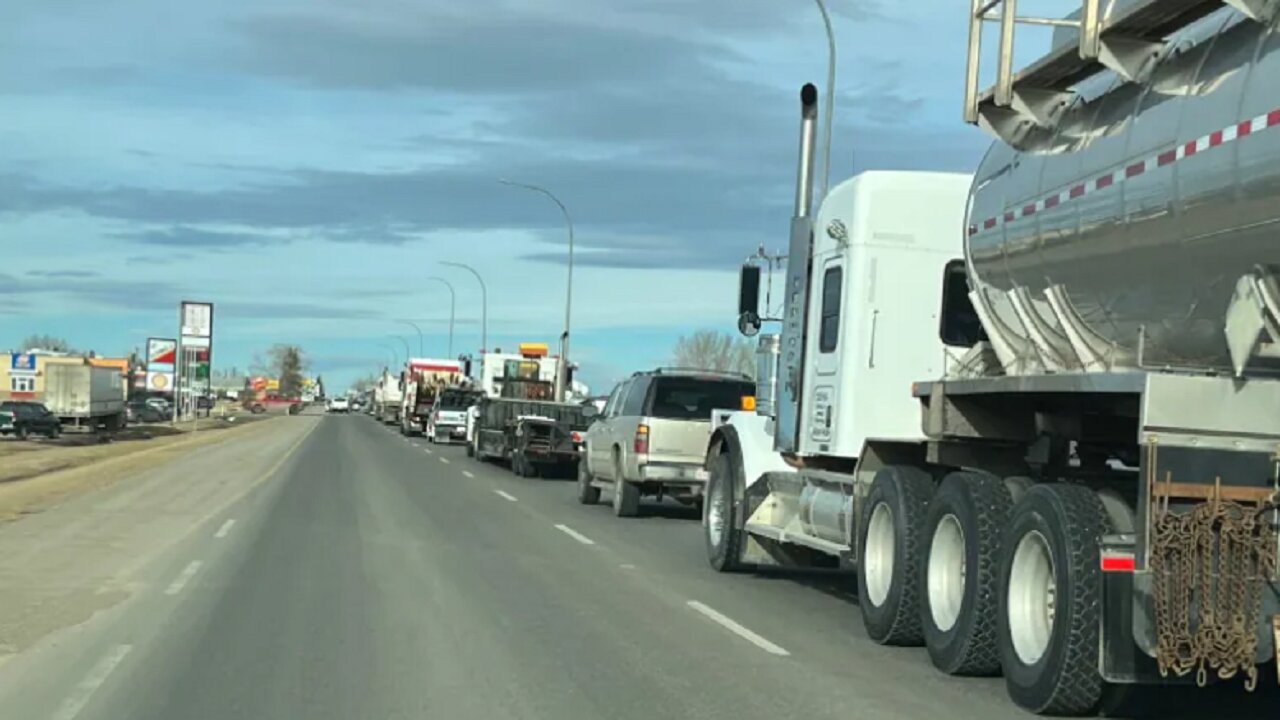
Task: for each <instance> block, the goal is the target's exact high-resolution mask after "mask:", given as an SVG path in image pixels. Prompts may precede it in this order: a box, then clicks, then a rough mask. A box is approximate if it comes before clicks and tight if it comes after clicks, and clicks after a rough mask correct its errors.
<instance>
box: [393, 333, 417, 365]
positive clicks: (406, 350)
mask: <svg viewBox="0 0 1280 720" xmlns="http://www.w3.org/2000/svg"><path fill="white" fill-rule="evenodd" d="M387 337H393V338H395V339H397V340H399V341H400V342H401V344H403V345H404V362H405V364H406V365H407V364H408V363H409V358H410V357H411V356H412V355H413V351H412V350H410V349H409V341H408V340H405V339H404V338H403V337H401V336H399V335H388V336H387Z"/></svg>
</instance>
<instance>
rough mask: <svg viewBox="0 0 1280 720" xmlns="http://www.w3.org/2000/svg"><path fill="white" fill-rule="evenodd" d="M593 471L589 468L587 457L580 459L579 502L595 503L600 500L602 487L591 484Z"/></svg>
mask: <svg viewBox="0 0 1280 720" xmlns="http://www.w3.org/2000/svg"><path fill="white" fill-rule="evenodd" d="M591 480H592V478H591V472H590V471H589V470H587V459H586V458H580V459H579V460H578V502H580V503H582V504H583V505H595V504H596V503H598V502H600V488H598V487H596V486H595V485H592V484H591Z"/></svg>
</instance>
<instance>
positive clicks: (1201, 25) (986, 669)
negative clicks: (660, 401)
mask: <svg viewBox="0 0 1280 720" xmlns="http://www.w3.org/2000/svg"><path fill="white" fill-rule="evenodd" d="M1274 8H1275V3H1253V2H1231V3H1221V2H1190V1H1186V2H1184V1H1182V0H1159V1H1158V2H1147V1H1140V0H1131V1H1128V2H1109V3H1105V7H1102V6H1101V5H1100V4H1099V3H1097V2H1093V1H1090V0H1086V1H1085V2H1083V3H1081V8H1080V11H1079V12H1077V13H1074V14H1073V15H1072V16H1071V17H1069V18H1067V19H1065V20H1062V21H1060V22H1059V25H1061V26H1062V27H1060V28H1059V30H1058V32H1057V34H1056V36H1055V41H1054V43H1053V44H1052V47H1051V49H1050V51H1049V52H1048V54H1046V55H1045V56H1043V57H1041V58H1040V59H1038V60H1036V61H1035V62H1034V63H1032V64H1031V65H1029V66H1027V67H1025V68H1023V69H1021V70H1019V71H1016V72H1015V69H1014V68H1013V58H1012V48H1013V46H1014V42H1013V39H1012V34H1013V33H1014V32H1015V31H1016V29H1017V28H1018V27H1020V26H1021V24H1022V23H1023V21H1024V20H1026V19H1025V18H1020V17H1019V16H1017V15H1016V13H1015V12H1014V7H1013V3H1012V2H1008V1H1006V2H1005V3H1003V6H1002V3H1001V2H999V0H976V1H975V2H974V4H973V13H972V15H971V17H970V24H971V27H970V31H971V34H970V38H971V43H970V48H969V52H970V58H969V73H968V76H967V81H968V83H969V87H968V88H967V92H966V98H967V103H966V108H965V113H966V119H967V120H968V121H969V122H971V123H974V124H977V125H979V126H981V127H982V128H983V129H985V130H986V131H988V132H989V133H991V134H992V135H994V136H995V142H994V143H993V145H992V146H991V148H990V150H989V151H988V152H987V154H986V157H985V158H984V159H983V161H982V163H981V165H980V166H979V167H978V169H977V172H976V173H975V175H974V176H973V178H972V182H971V184H970V183H968V181H966V180H964V179H963V178H957V177H946V176H927V175H908V174H885V173H864V174H862V175H860V176H858V177H855V178H854V179H852V180H849V181H847V182H844V183H842V184H840V185H838V186H837V187H835V188H834V189H833V190H832V192H831V193H830V194H829V195H828V196H827V197H826V198H825V199H824V200H823V202H822V203H821V206H820V208H819V209H818V211H817V213H816V215H813V214H812V213H811V212H810V205H811V200H810V198H811V180H812V174H811V169H812V157H813V136H814V127H815V124H816V119H815V114H816V113H815V107H814V104H815V102H816V90H814V89H813V87H812V86H806V89H805V90H804V91H802V98H801V106H802V121H801V153H800V155H801V161H800V163H799V171H798V180H797V192H796V202H795V211H794V217H793V220H792V226H791V236H790V242H789V246H788V252H787V265H786V270H785V280H784V282H785V286H784V293H783V295H784V303H783V308H782V310H781V317H779V318H771V317H767V310H766V311H761V310H760V309H759V308H758V307H757V303H758V295H759V280H760V276H761V269H760V267H759V266H758V265H755V266H748V267H745V268H744V270H743V275H742V285H741V292H740V307H739V311H740V316H739V325H740V327H741V328H742V329H743V330H744V331H745V332H746V333H747V334H753V333H755V332H756V331H757V330H759V329H760V328H761V327H762V323H764V322H768V321H770V320H775V319H776V320H778V321H780V334H779V335H780V336H779V337H776V338H774V337H767V336H762V341H761V348H762V351H763V352H762V354H761V356H760V357H761V365H762V366H763V368H764V369H765V370H766V372H761V373H760V376H759V377H758V379H757V384H758V385H757V390H756V393H757V396H756V400H757V402H756V408H757V409H756V411H750V410H748V409H745V408H743V409H733V408H728V409H725V410H722V411H716V413H715V414H714V415H713V420H714V422H715V423H717V425H718V427H716V429H715V430H714V431H713V433H712V436H711V440H710V444H709V446H708V449H707V457H706V462H707V467H708V470H709V487H708V500H707V502H706V504H705V510H704V517H703V528H704V540H705V546H706V550H707V554H708V558H709V561H710V564H711V565H712V566H713V567H714V568H715V569H717V570H720V571H734V570H740V569H743V568H750V567H755V566H766V565H785V566H800V567H828V568H836V569H842V570H846V571H850V572H852V573H854V574H855V576H856V582H857V587H858V594H859V608H860V613H861V615H862V620H863V624H864V626H865V628H866V630H867V634H868V635H869V637H870V638H871V639H872V640H874V641H875V642H877V643H880V644H883V645H908V646H920V645H923V646H924V647H925V648H926V649H927V651H928V656H929V658H930V660H931V661H932V663H933V664H934V665H935V666H936V667H937V668H938V669H939V670H941V671H942V672H944V673H948V674H954V675H997V674H1002V675H1003V676H1004V681H1005V686H1006V688H1007V691H1008V694H1009V696H1010V697H1011V699H1012V700H1013V702H1015V703H1016V704H1017V705H1019V706H1021V707H1023V708H1025V709H1027V710H1029V711H1031V712H1035V713H1043V714H1055V715H1073V714H1084V713H1089V712H1092V711H1093V710H1094V709H1095V708H1096V707H1097V706H1098V705H1099V703H1100V701H1101V698H1102V697H1103V693H1104V690H1105V689H1106V688H1107V687H1108V686H1123V685H1160V684H1171V683H1176V684H1199V685H1205V684H1208V683H1220V682H1228V681H1231V679H1233V678H1235V679H1236V680H1235V681H1236V682H1241V683H1242V684H1243V685H1244V686H1245V687H1246V688H1249V689H1252V688H1253V687H1254V686H1256V685H1257V684H1258V683H1259V682H1262V681H1264V678H1263V677H1262V675H1261V673H1260V669H1261V667H1265V666H1266V665H1267V663H1269V662H1271V661H1272V660H1273V659H1274V658H1275V654H1276V647H1277V644H1280V582H1278V580H1280V578H1277V568H1276V555H1277V549H1278V546H1280V534H1278V532H1277V520H1278V514H1277V502H1278V500H1280V411H1278V410H1277V409H1278V408H1280V378H1278V377H1277V370H1278V369H1280V364H1278V362H1277V361H1278V360H1280V350H1278V349H1277V348H1280V344H1278V343H1280V282H1277V273H1280V244H1278V243H1277V242H1276V240H1275V237H1274V228H1275V227H1276V223H1277V221H1280V130H1276V129H1275V128H1276V127H1277V126H1280V52H1277V48H1280V42H1277V41H1276V36H1275V34H1274V31H1273V30H1272V27H1273V26H1272V24H1271V23H1270V20H1271V18H1272V13H1273V12H1274ZM1104 10H1105V12H1104ZM992 17H994V18H997V19H1000V20H1002V22H1001V27H1000V35H1001V37H1000V43H999V46H1000V52H999V55H998V58H997V61H996V63H995V66H996V69H997V80H996V84H995V85H994V86H993V87H991V88H988V89H986V90H983V89H981V88H980V87H979V86H978V71H977V70H978V55H979V54H980V53H981V47H980V40H981V37H982V33H981V25H982V24H983V23H984V22H986V21H987V20H988V19H990V18H992ZM1030 22H1035V19H1031V20H1030ZM966 184H968V185H969V187H968V188H967V190H966V189H964V187H963V186H964V185H966ZM762 312H763V313H764V314H765V315H766V317H761V314H762ZM748 404H749V403H744V405H748ZM1241 679H1242V680H1241Z"/></svg>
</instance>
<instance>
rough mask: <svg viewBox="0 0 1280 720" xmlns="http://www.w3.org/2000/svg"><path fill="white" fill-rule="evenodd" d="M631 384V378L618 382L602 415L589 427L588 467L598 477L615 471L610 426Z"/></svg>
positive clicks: (607, 475)
mask: <svg viewBox="0 0 1280 720" xmlns="http://www.w3.org/2000/svg"><path fill="white" fill-rule="evenodd" d="M630 384H631V381H629V380H627V381H623V382H620V383H618V386H617V387H615V388H614V389H613V393H612V394H610V395H609V401H608V402H606V403H605V404H604V410H602V411H601V412H600V416H599V417H597V418H596V420H595V422H593V423H591V426H590V427H588V428H587V469H588V470H590V471H591V474H592V475H595V476H596V477H599V478H607V477H610V475H609V473H612V472H613V464H612V462H611V457H610V451H611V449H612V447H613V444H612V442H611V441H610V428H609V426H610V422H611V421H612V420H613V418H614V416H616V415H617V414H618V406H619V405H621V404H622V398H623V396H624V395H625V394H626V389H627V386H629V385H630Z"/></svg>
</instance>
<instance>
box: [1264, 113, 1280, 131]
mask: <svg viewBox="0 0 1280 720" xmlns="http://www.w3.org/2000/svg"><path fill="white" fill-rule="evenodd" d="M1276 125H1280V110H1272V111H1271V112H1269V113H1267V127H1275V126H1276Z"/></svg>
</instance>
